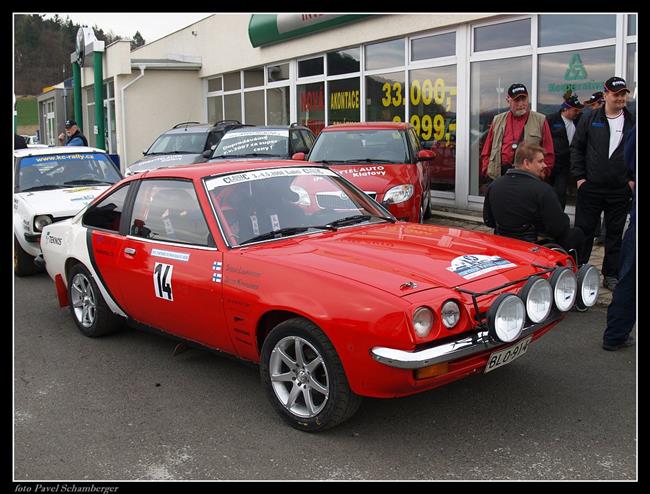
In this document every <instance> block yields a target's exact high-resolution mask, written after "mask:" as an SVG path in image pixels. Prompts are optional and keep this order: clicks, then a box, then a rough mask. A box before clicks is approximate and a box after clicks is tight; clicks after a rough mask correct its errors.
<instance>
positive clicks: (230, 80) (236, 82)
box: [223, 71, 241, 91]
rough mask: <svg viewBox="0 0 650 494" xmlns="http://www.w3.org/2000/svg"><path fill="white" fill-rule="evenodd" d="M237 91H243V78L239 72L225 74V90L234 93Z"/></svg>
mask: <svg viewBox="0 0 650 494" xmlns="http://www.w3.org/2000/svg"><path fill="white" fill-rule="evenodd" d="M236 89H241V77H240V75H239V71H237V72H231V73H230V74H224V75H223V90H224V91H234V90H236Z"/></svg>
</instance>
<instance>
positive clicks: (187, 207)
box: [119, 179, 233, 352]
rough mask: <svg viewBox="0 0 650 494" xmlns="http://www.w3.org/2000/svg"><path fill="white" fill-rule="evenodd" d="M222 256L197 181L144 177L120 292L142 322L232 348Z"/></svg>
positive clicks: (125, 250)
mask: <svg viewBox="0 0 650 494" xmlns="http://www.w3.org/2000/svg"><path fill="white" fill-rule="evenodd" d="M222 261H223V259H222V253H221V252H220V251H219V250H218V249H217V248H216V246H215V244H214V240H213V238H212V235H211V234H210V231H209V229H208V226H207V222H206V219H205V216H204V215H203V211H202V209H201V206H200V204H199V202H198V199H197V196H196V191H195V189H194V185H193V183H192V181H191V180H180V179H145V180H141V183H140V187H139V188H138V192H137V195H136V196H135V199H134V203H133V212H132V214H131V217H130V220H129V227H128V235H127V236H126V238H125V240H124V243H123V248H122V251H121V253H120V256H119V265H120V271H121V273H122V278H121V285H120V292H121V294H122V301H123V304H124V306H125V308H126V310H127V312H128V314H129V315H130V316H131V317H132V318H133V319H135V320H136V321H138V322H141V323H144V324H146V325H149V326H153V327H155V328H157V329H160V330H163V331H166V332H169V333H172V334H175V335H178V336H180V337H182V338H185V339H189V340H192V341H196V342H199V343H202V344H204V345H207V346H210V347H212V348H218V349H220V350H223V351H226V352H232V351H233V346H232V342H231V340H230V336H229V335H228V332H227V331H226V324H225V321H224V315H223V304H222V285H221V278H222Z"/></svg>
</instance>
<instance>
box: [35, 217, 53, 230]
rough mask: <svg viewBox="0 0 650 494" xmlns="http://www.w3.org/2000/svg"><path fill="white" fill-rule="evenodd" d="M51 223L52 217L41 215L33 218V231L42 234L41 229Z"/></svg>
mask: <svg viewBox="0 0 650 494" xmlns="http://www.w3.org/2000/svg"><path fill="white" fill-rule="evenodd" d="M51 223H52V217H51V216H50V215H48V214H42V215H40V216H37V217H36V218H34V231H35V232H42V231H43V228H45V227H46V226H47V225H50V224H51Z"/></svg>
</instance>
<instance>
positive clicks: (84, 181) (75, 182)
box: [63, 178, 115, 185]
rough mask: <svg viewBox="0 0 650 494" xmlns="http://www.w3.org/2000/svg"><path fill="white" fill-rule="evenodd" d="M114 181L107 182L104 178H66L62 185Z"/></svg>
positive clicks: (110, 183) (111, 183) (109, 183)
mask: <svg viewBox="0 0 650 494" xmlns="http://www.w3.org/2000/svg"><path fill="white" fill-rule="evenodd" d="M114 183H115V182H107V181H106V180H95V179H92V178H84V179H82V180H68V181H67V182H63V185H84V184H105V185H113V184H114Z"/></svg>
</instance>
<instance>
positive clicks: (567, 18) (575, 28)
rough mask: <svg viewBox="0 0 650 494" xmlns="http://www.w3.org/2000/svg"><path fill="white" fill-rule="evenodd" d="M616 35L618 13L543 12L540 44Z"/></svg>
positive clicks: (566, 42)
mask: <svg viewBox="0 0 650 494" xmlns="http://www.w3.org/2000/svg"><path fill="white" fill-rule="evenodd" d="M615 36H616V15H613V14H610V15H597V14H589V15H585V14H542V15H540V16H539V46H553V45H566V44H569V43H581V42H583V41H593V40H597V39H606V38H613V37H615Z"/></svg>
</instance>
